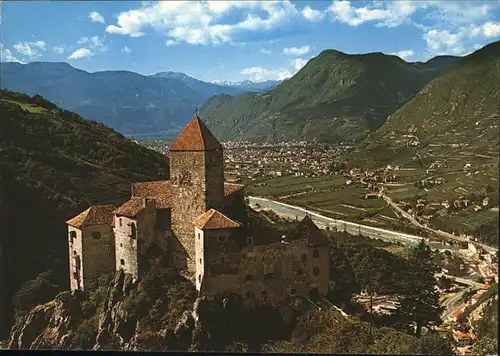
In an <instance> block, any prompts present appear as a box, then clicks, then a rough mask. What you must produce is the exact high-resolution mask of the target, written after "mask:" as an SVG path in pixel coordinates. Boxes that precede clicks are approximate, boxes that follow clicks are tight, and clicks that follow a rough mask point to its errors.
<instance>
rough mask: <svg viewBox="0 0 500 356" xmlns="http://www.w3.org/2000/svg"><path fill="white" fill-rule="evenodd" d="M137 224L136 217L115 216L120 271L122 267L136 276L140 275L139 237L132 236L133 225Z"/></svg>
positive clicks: (116, 268)
mask: <svg viewBox="0 0 500 356" xmlns="http://www.w3.org/2000/svg"><path fill="white" fill-rule="evenodd" d="M132 224H137V221H136V220H135V219H130V218H128V217H125V216H117V217H115V226H114V229H113V231H114V234H115V250H116V267H115V270H116V271H118V270H119V269H120V268H122V269H123V270H124V271H125V273H130V274H132V275H133V276H134V277H136V278H137V277H138V275H139V265H138V256H137V251H138V244H137V238H135V239H134V238H132V237H131V231H132V230H131V226H132Z"/></svg>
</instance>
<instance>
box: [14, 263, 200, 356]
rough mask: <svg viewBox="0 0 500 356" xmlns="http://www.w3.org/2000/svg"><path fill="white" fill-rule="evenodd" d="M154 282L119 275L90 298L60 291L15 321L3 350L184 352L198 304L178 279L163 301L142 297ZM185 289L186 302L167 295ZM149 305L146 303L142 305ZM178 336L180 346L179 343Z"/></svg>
mask: <svg viewBox="0 0 500 356" xmlns="http://www.w3.org/2000/svg"><path fill="white" fill-rule="evenodd" d="M154 279H155V278H154V277H153V278H149V279H145V281H144V282H143V283H137V282H135V281H133V280H132V278H131V276H130V275H128V274H125V273H123V272H122V271H120V272H117V274H116V276H115V278H114V280H112V281H111V283H110V284H109V286H108V287H107V290H106V288H103V287H101V288H100V289H98V290H96V291H95V292H92V293H90V294H88V293H82V292H64V293H61V294H59V295H58V296H57V297H56V298H55V299H54V300H53V301H50V302H48V303H46V304H43V305H39V306H37V307H35V308H33V309H31V310H30V311H29V312H27V313H25V314H24V315H22V316H20V317H18V318H17V320H16V322H15V324H14V326H13V328H12V330H11V333H10V337H9V341H8V346H7V347H8V348H9V349H93V350H106V349H107V350H110V349H114V350H116V349H118V350H145V349H147V350H151V349H172V348H171V347H173V349H176V348H177V347H179V349H184V350H185V349H187V348H188V347H189V346H190V344H191V334H192V330H193V328H194V326H195V322H194V316H193V315H196V311H193V310H191V309H192V307H194V306H197V305H199V302H197V303H194V298H193V297H194V291H193V290H190V288H189V286H188V285H187V283H184V284H183V281H177V282H178V284H177V286H174V287H173V288H171V289H172V290H171V291H170V293H168V292H167V293H166V295H165V298H158V299H156V297H158V296H157V295H156V296H155V295H152V294H148V291H147V288H148V287H147V286H146V284H147V283H151V282H155V281H154ZM179 282H180V283H179ZM179 286H180V288H179ZM171 287H172V286H171ZM186 287H187V290H185V291H186V292H187V294H188V297H189V298H188V300H184V299H182V298H181V299H178V298H175V297H174V295H173V294H176V292H178V291H179V289H182V288H186ZM158 289H159V291H161V290H162V289H163V288H162V287H161V286H160V287H159V288H158ZM175 290H176V291H175ZM160 293H161V292H160ZM169 294H170V298H169ZM177 296H178V295H177ZM184 296H186V295H184ZM181 297H182V296H181ZM172 301H174V302H175V305H173V306H172V305H170V304H172V303H171V302H172ZM150 302H152V305H149V306H148V305H147V304H149V303H150ZM189 305H191V308H189ZM160 309H163V311H164V314H163V313H161V314H162V315H161V316H162V318H157V317H155V313H157V312H159V311H160ZM165 309H166V310H165ZM158 319H160V320H158ZM156 327H157V328H156ZM153 329H154V330H153ZM184 336H188V337H187V338H185V337H184ZM181 338H183V339H184V340H185V342H180V343H179V341H181Z"/></svg>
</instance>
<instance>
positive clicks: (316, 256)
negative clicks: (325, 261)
mask: <svg viewBox="0 0 500 356" xmlns="http://www.w3.org/2000/svg"><path fill="white" fill-rule="evenodd" d="M318 257H319V251H318V250H314V251H313V258H318Z"/></svg>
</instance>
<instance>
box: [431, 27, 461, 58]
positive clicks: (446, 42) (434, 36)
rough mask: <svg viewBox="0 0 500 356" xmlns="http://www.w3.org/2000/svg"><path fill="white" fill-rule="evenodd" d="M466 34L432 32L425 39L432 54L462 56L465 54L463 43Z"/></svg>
mask: <svg viewBox="0 0 500 356" xmlns="http://www.w3.org/2000/svg"><path fill="white" fill-rule="evenodd" d="M464 34H465V33H464V32H459V33H450V32H449V31H448V30H430V31H428V32H427V33H425V34H424V36H423V37H424V40H425V42H426V43H427V49H428V50H429V52H431V53H435V54H444V53H450V54H455V55H460V54H462V53H463V52H464V48H463V45H462V43H461V39H462V37H463V36H464Z"/></svg>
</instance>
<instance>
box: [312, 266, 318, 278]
mask: <svg viewBox="0 0 500 356" xmlns="http://www.w3.org/2000/svg"><path fill="white" fill-rule="evenodd" d="M318 274H319V267H318V266H315V267H314V268H313V275H315V276H317V275H318Z"/></svg>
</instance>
